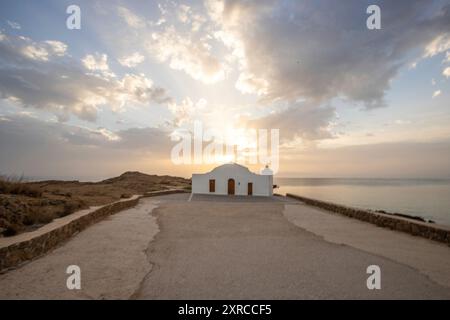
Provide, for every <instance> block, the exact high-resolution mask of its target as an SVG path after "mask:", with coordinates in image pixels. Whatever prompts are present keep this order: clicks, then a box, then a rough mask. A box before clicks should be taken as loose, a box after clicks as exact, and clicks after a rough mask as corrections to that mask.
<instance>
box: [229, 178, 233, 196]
mask: <svg viewBox="0 0 450 320" xmlns="http://www.w3.org/2000/svg"><path fill="white" fill-rule="evenodd" d="M228 194H231V195H233V194H234V179H228Z"/></svg>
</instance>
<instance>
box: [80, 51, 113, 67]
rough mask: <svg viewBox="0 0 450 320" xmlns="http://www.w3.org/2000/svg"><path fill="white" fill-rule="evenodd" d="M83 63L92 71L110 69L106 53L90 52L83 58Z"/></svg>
mask: <svg viewBox="0 0 450 320" xmlns="http://www.w3.org/2000/svg"><path fill="white" fill-rule="evenodd" d="M82 62H83V65H84V66H85V67H86V68H87V69H88V70H91V71H109V66H108V56H107V55H106V54H99V53H96V54H95V55H92V54H88V55H86V56H85V57H84V59H83V60H82Z"/></svg>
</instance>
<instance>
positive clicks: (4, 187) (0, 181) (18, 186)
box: [0, 177, 42, 198]
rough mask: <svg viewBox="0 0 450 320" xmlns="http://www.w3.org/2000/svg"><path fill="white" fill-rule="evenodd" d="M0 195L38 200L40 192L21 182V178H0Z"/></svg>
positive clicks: (36, 188)
mask: <svg viewBox="0 0 450 320" xmlns="http://www.w3.org/2000/svg"><path fill="white" fill-rule="evenodd" d="M0 193H4V194H16V195H24V196H28V197H33V198H40V197H41V196H42V191H41V190H40V189H39V188H38V187H35V186H32V185H30V184H28V183H26V182H24V181H23V177H19V178H15V177H0Z"/></svg>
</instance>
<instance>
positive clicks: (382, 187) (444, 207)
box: [275, 178, 450, 226]
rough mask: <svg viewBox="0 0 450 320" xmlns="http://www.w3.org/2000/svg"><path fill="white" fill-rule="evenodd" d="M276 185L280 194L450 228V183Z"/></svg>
mask: <svg viewBox="0 0 450 320" xmlns="http://www.w3.org/2000/svg"><path fill="white" fill-rule="evenodd" d="M275 183H276V184H277V185H278V186H280V188H279V189H276V190H275V192H277V193H280V194H286V193H293V194H298V195H302V196H305V197H310V198H315V199H319V200H325V201H331V202H335V203H339V204H343V205H347V206H353V207H358V208H363V209H372V210H385V211H388V212H398V213H404V214H410V215H416V216H421V217H423V218H425V219H431V220H433V221H435V222H436V223H438V224H443V225H447V226H450V179H448V180H440V179H417V180H416V179H414V180H413V179H322V178H314V179H309V178H276V179H275Z"/></svg>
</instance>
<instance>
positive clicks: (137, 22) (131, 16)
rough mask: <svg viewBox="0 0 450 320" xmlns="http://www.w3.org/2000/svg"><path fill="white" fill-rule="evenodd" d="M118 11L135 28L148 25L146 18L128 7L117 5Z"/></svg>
mask: <svg viewBox="0 0 450 320" xmlns="http://www.w3.org/2000/svg"><path fill="white" fill-rule="evenodd" d="M117 13H118V15H119V16H120V17H121V18H122V19H123V20H124V21H125V22H126V23H127V24H128V26H130V27H132V28H134V29H140V28H144V27H145V26H146V23H145V20H144V19H143V18H141V17H139V16H138V15H137V14H135V13H133V12H132V11H131V10H129V9H128V8H125V7H122V6H119V7H117Z"/></svg>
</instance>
